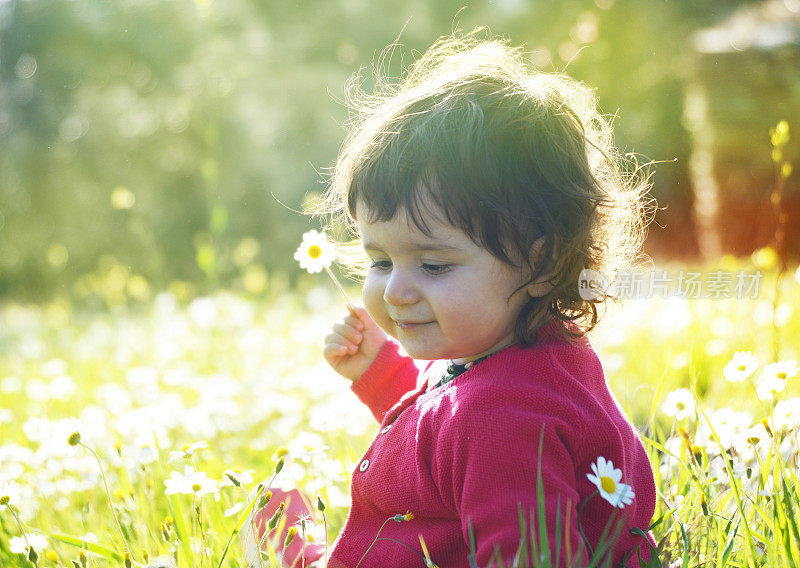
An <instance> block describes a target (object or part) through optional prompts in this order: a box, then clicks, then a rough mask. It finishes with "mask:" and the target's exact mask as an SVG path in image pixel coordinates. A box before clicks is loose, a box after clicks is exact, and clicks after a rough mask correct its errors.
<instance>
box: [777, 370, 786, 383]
mask: <svg viewBox="0 0 800 568" xmlns="http://www.w3.org/2000/svg"><path fill="white" fill-rule="evenodd" d="M777 376H778V378H779V379H782V380H784V381H785V380H786V373H784V372H783V371H781V372H780V373H778V375H777Z"/></svg>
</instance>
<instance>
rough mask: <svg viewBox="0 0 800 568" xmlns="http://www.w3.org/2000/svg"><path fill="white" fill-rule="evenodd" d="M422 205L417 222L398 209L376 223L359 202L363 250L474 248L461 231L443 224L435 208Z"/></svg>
mask: <svg viewBox="0 0 800 568" xmlns="http://www.w3.org/2000/svg"><path fill="white" fill-rule="evenodd" d="M425 205H426V207H424V208H420V209H419V210H418V212H417V215H416V217H417V218H416V219H414V218H412V216H411V215H410V214H409V212H408V211H407V210H406V209H404V208H400V209H398V210H397V211H396V213H395V215H394V217H392V218H391V219H389V220H387V221H379V220H378V221H375V220H373V216H372V215H370V211H369V210H368V209H367V207H366V205H364V204H363V202H359V203H358V204H357V205H356V218H357V222H358V228H359V233H360V234H361V239H362V241H363V244H364V248H366V249H370V248H382V249H383V248H397V249H439V250H448V249H450V250H464V249H467V248H473V247H475V246H476V245H475V244H474V243H473V242H472V240H471V239H470V238H469V237H468V236H467V234H466V233H464V231H462V230H461V229H459V228H458V227H454V226H453V225H451V224H450V223H448V222H447V221H446V217H445V215H444V213H443V212H442V211H441V210H440V209H439V208H438V207H437V206H435V205H433V204H432V203H426V204H425ZM420 225H422V226H421V227H420Z"/></svg>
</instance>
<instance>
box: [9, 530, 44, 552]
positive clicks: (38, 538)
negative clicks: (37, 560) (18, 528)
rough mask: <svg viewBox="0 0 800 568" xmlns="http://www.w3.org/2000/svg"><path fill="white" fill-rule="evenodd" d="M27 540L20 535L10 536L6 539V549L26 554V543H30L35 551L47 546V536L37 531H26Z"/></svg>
mask: <svg viewBox="0 0 800 568" xmlns="http://www.w3.org/2000/svg"><path fill="white" fill-rule="evenodd" d="M26 536H27V538H28V540H27V541H26V540H25V537H21V536H12V537H11V538H10V539H9V541H8V549H9V550H10V551H11V552H13V553H15V554H27V553H28V543H30V544H31V546H32V547H33V549H34V550H35V551H36V552H40V551H42V550H44V549H45V548H47V544H48V542H47V537H46V536H44V535H42V534H39V533H31V532H29V533H27V534H26Z"/></svg>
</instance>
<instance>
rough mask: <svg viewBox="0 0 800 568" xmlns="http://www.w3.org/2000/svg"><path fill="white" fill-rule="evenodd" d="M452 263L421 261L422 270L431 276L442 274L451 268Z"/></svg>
mask: <svg viewBox="0 0 800 568" xmlns="http://www.w3.org/2000/svg"><path fill="white" fill-rule="evenodd" d="M452 266H453V265H452V264H431V263H429V262H423V263H422V270H424V271H425V272H427V273H428V274H431V275H433V276H437V275H439V274H444V273H445V272H448V271H449V270H450V269H451V268H452Z"/></svg>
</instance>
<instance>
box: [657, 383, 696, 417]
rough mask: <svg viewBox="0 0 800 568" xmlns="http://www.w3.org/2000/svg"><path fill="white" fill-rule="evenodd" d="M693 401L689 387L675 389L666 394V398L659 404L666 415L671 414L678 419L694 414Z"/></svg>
mask: <svg viewBox="0 0 800 568" xmlns="http://www.w3.org/2000/svg"><path fill="white" fill-rule="evenodd" d="M694 409H695V403H694V395H693V394H692V391H690V390H689V389H683V388H681V389H675V390H674V391H672V392H671V393H669V394H668V395H667V398H666V400H664V403H663V404H662V405H661V411H662V412H663V413H664V414H666V415H667V416H673V417H675V418H676V419H678V420H683V419H684V418H689V417H690V416H692V415H693V414H694Z"/></svg>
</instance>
